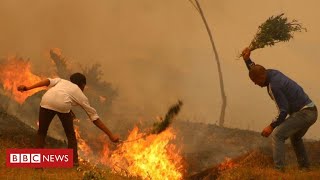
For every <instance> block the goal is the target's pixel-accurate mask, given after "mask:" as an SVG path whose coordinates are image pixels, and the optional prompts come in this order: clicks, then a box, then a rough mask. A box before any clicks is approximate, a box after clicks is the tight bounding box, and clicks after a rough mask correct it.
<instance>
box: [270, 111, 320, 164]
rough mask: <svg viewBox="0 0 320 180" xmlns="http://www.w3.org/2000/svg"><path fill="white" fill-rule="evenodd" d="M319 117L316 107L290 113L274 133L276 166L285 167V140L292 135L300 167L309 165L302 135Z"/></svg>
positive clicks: (273, 142)
mask: <svg viewBox="0 0 320 180" xmlns="http://www.w3.org/2000/svg"><path fill="white" fill-rule="evenodd" d="M317 117H318V111H317V108H316V107H313V108H306V109H303V110H300V111H298V112H296V113H293V114H292V115H290V116H289V117H288V118H287V119H286V120H285V121H284V122H283V123H281V124H280V125H279V126H278V127H276V128H275V130H274V131H273V133H272V144H273V159H274V163H275V167H276V168H278V169H283V167H284V159H285V158H284V154H285V153H284V151H285V150H284V149H285V144H284V143H285V140H286V139H288V138H289V137H290V140H291V144H292V146H293V150H294V152H295V154H296V156H297V161H298V163H299V167H300V168H308V167H309V159H308V156H307V152H306V150H305V147H304V144H303V140H302V137H303V136H304V135H305V133H306V132H307V131H308V129H309V127H310V126H311V125H312V124H314V123H315V122H316V120H317Z"/></svg>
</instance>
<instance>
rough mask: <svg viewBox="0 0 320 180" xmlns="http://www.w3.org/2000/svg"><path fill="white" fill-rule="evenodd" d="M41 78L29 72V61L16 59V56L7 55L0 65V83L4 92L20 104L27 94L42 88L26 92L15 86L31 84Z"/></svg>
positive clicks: (29, 94)
mask: <svg viewBox="0 0 320 180" xmlns="http://www.w3.org/2000/svg"><path fill="white" fill-rule="evenodd" d="M40 80H41V78H40V77H39V76H36V75H34V74H33V73H32V72H31V65H30V62H29V61H27V60H23V59H22V58H20V59H18V58H17V57H8V58H7V59H6V60H5V61H4V63H1V65H0V83H1V84H2V85H3V88H4V90H5V92H6V95H7V96H9V97H11V98H12V99H14V100H15V101H17V102H18V103H20V104H22V103H23V102H24V101H25V100H26V99H27V98H28V97H29V96H31V95H33V94H34V93H36V92H38V91H40V90H42V89H43V88H37V89H33V90H30V91H26V92H23V93H21V92H19V91H18V90H17V86H19V85H27V86H29V85H32V84H34V83H37V82H39V81H40Z"/></svg>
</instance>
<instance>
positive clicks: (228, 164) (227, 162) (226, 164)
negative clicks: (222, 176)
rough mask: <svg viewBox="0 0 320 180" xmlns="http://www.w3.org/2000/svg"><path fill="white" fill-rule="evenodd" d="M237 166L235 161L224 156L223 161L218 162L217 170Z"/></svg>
mask: <svg viewBox="0 0 320 180" xmlns="http://www.w3.org/2000/svg"><path fill="white" fill-rule="evenodd" d="M235 166H237V164H236V163H235V162H233V161H232V159H231V158H228V157H227V158H225V160H224V162H222V163H221V164H219V167H218V170H219V171H224V170H227V169H231V168H233V167H235Z"/></svg>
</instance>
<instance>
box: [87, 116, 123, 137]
mask: <svg viewBox="0 0 320 180" xmlns="http://www.w3.org/2000/svg"><path fill="white" fill-rule="evenodd" d="M93 124H94V125H96V126H97V127H98V128H99V129H101V130H102V131H103V132H104V133H106V134H107V135H108V136H109V138H110V140H111V141H112V142H119V137H118V136H117V135H113V134H112V132H111V131H110V130H109V129H108V128H107V127H106V126H105V125H104V124H103V122H102V121H101V120H100V119H97V120H95V121H93Z"/></svg>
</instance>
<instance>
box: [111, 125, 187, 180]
mask: <svg viewBox="0 0 320 180" xmlns="http://www.w3.org/2000/svg"><path fill="white" fill-rule="evenodd" d="M143 136H144V134H142V133H139V129H138V128H137V127H135V128H134V129H133V130H132V132H131V133H130V135H129V137H128V140H127V141H126V142H124V143H123V144H121V145H120V146H119V147H118V149H117V150H115V151H114V152H112V154H111V157H110V165H111V166H112V168H113V171H114V172H116V173H119V174H121V175H126V176H130V177H141V178H142V179H161V180H163V179H169V180H174V179H182V177H183V175H182V174H183V173H182V170H183V165H182V157H181V155H180V154H179V151H178V150H177V149H176V147H175V145H173V144H169V141H170V140H172V139H174V138H175V135H174V134H173V130H172V129H170V128H169V129H168V130H166V131H164V132H162V133H160V134H158V135H149V136H147V137H146V138H145V139H144V138H142V137H143Z"/></svg>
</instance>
